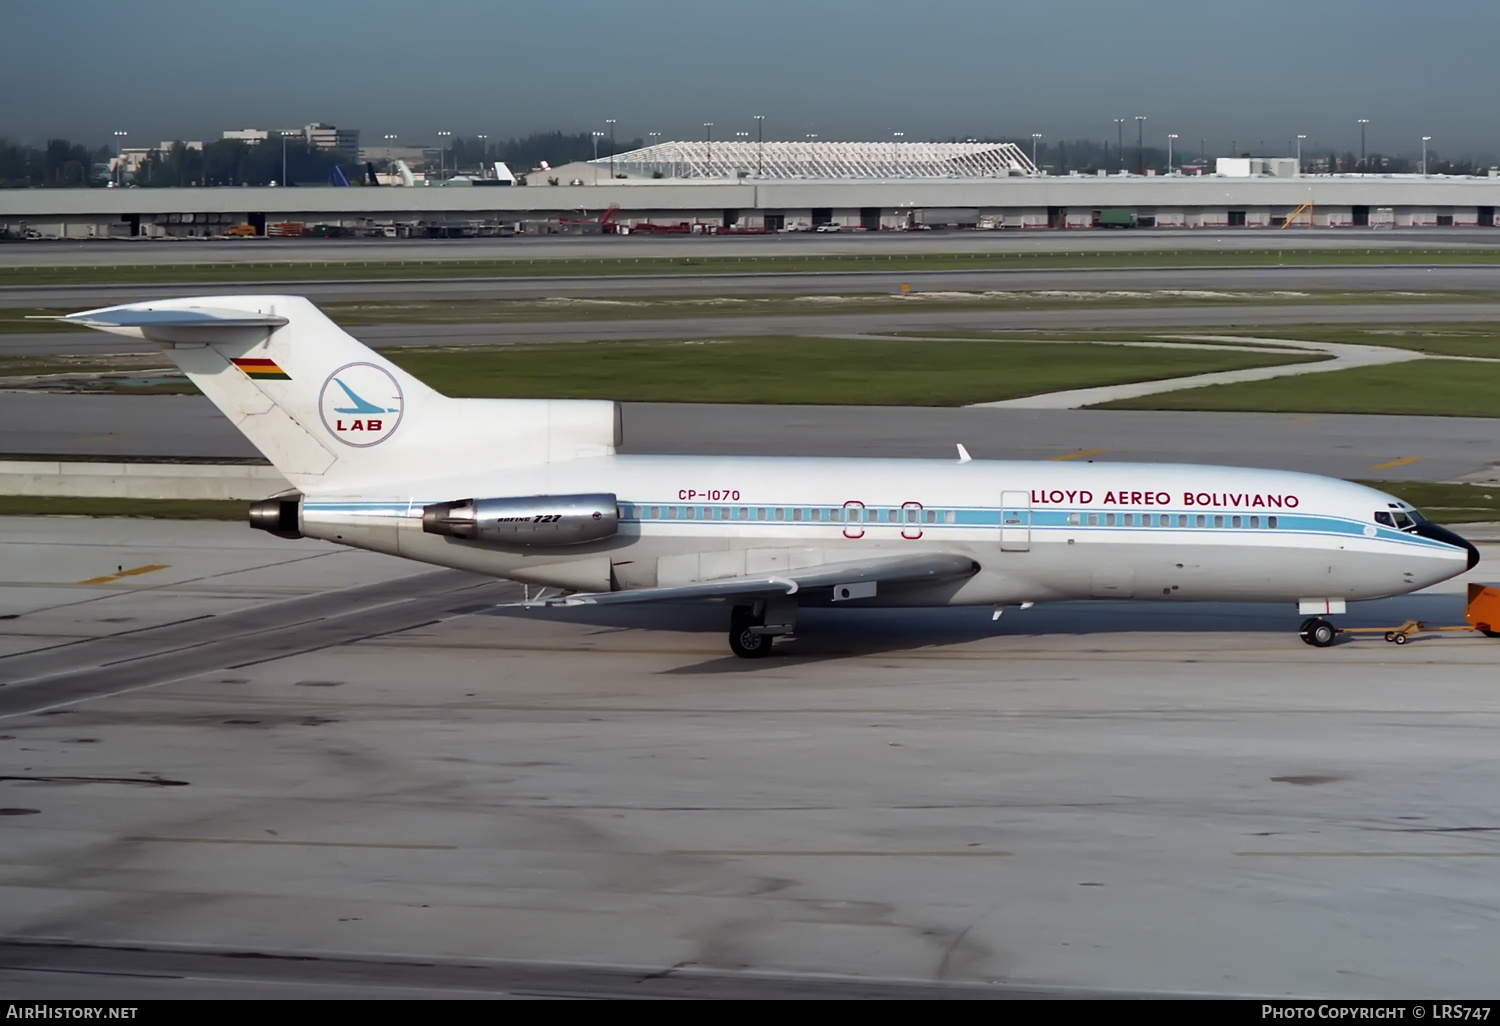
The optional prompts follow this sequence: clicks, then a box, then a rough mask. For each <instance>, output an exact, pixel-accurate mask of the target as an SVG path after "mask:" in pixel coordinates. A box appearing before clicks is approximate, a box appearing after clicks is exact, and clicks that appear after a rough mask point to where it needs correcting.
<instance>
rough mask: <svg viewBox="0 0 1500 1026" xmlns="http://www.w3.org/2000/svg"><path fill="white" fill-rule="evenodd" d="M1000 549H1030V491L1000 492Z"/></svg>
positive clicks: (1003, 550) (1025, 550) (1015, 550)
mask: <svg viewBox="0 0 1500 1026" xmlns="http://www.w3.org/2000/svg"><path fill="white" fill-rule="evenodd" d="M1000 551H1002V552H1029V551H1031V493H1030V492H1001V493H1000Z"/></svg>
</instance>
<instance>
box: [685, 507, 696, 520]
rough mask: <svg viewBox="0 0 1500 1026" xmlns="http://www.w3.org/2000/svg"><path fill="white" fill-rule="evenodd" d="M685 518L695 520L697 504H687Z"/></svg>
mask: <svg viewBox="0 0 1500 1026" xmlns="http://www.w3.org/2000/svg"><path fill="white" fill-rule="evenodd" d="M687 518H688V519H689V520H696V519H698V507H697V506H689V507H688V508H687Z"/></svg>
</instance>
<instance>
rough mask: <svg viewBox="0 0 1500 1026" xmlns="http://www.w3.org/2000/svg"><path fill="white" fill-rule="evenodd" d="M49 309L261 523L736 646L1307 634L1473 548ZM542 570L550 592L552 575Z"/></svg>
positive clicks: (321, 326)
mask: <svg viewBox="0 0 1500 1026" xmlns="http://www.w3.org/2000/svg"><path fill="white" fill-rule="evenodd" d="M62 320H63V321H65V322H70V323H74V324H79V325H85V326H87V327H91V328H98V329H101V330H104V331H108V332H113V333H116V334H121V335H127V336H130V337H134V338H141V339H146V340H148V341H151V342H153V343H155V344H156V345H158V346H160V347H161V348H162V349H163V350H164V351H165V352H166V354H167V356H169V357H170V358H171V359H172V361H173V362H174V363H175V364H176V365H177V366H178V367H179V368H181V369H182V371H183V373H184V374H186V375H187V377H188V378H189V379H190V380H191V381H192V382H193V383H194V384H195V385H196V386H197V387H198V388H199V389H200V390H201V391H202V392H203V393H204V394H205V395H206V396H207V397H208V398H209V399H210V400H211V401H212V402H213V403H214V404H215V405H216V406H217V407H218V408H219V410H220V411H221V412H223V413H224V415H225V416H227V417H228V418H229V419H230V420H231V421H233V422H234V424H235V425H236V426H237V427H238V428H239V429H240V431H242V432H243V433H244V435H245V437H246V438H248V439H249V440H250V442H251V443H252V444H253V445H255V446H256V448H258V449H259V450H260V451H261V452H262V453H264V454H265V456H266V457H267V459H269V460H270V462H271V463H272V464H273V465H274V466H275V467H276V469H277V470H279V471H280V472H281V473H282V474H283V475H284V476H285V477H286V479H287V481H288V482H289V483H290V484H291V485H292V489H291V490H289V491H286V492H283V493H280V494H278V495H274V496H272V497H270V498H268V499H266V500H264V501H261V502H256V503H254V504H253V505H252V506H251V507H250V511H249V520H250V525H251V526H252V527H255V528H258V529H260V530H264V531H267V532H269V533H271V534H273V535H276V536H279V537H282V538H302V537H308V538H319V539H324V540H326V541H332V542H337V543H339V544H342V545H348V546H353V547H355V548H361V549H368V550H371V551H375V552H382V553H388V554H390V555H395V556H403V557H406V558H408V559H413V560H418V561H421V562H424V563H430V564H436V565H439V566H445V567H453V568H457V569H461V570H468V571H473V572H476V573H480V574H488V575H492V576H495V577H501V578H508V579H510V580H514V581H518V582H521V583H524V584H526V585H528V586H538V587H540V588H542V589H543V590H542V592H541V593H540V594H539V595H538V596H537V597H535V598H533V597H531V596H530V589H529V588H528V595H527V600H526V602H525V603H522V604H525V605H531V606H547V607H579V606H589V607H602V606H608V605H614V604H621V603H637V602H677V601H695V600H704V601H717V602H723V603H728V604H729V605H730V606H731V615H730V618H729V620H730V629H729V647H730V649H731V650H732V651H733V652H734V654H735V655H737V656H741V657H744V658H760V657H764V656H766V655H769V654H770V652H771V650H772V647H773V642H774V639H775V638H777V637H781V636H785V635H789V634H791V633H792V632H793V631H794V630H795V628H796V623H797V614H798V610H799V609H800V608H802V607H808V606H849V607H860V606H896V607H917V606H963V605H977V606H991V607H993V615H994V616H996V617H998V616H999V615H1000V613H1001V612H1002V611H1003V610H1004V609H1005V608H1006V607H1009V606H1020V607H1022V608H1025V607H1029V606H1030V605H1032V604H1034V603H1039V602H1056V601H1066V600H1075V599H1089V598H1096V599H1127V598H1133V599H1152V600H1158V601H1162V602H1203V601H1249V602H1287V603H1295V604H1296V606H1297V609H1298V611H1299V614H1300V615H1304V616H1307V619H1305V620H1304V621H1303V622H1302V624H1301V626H1300V628H1299V630H1298V634H1299V636H1300V637H1301V638H1302V640H1303V641H1305V642H1307V643H1308V644H1310V645H1314V646H1317V647H1325V646H1327V645H1329V644H1331V643H1332V642H1333V640H1334V638H1335V636H1336V634H1337V630H1336V629H1335V628H1334V627H1333V625H1332V624H1331V623H1330V622H1329V620H1328V619H1327V617H1328V616H1330V615H1336V614H1339V613H1343V612H1346V607H1347V603H1348V602H1350V601H1353V600H1362V599H1376V598H1383V597H1387V596H1392V595H1401V594H1405V593H1408V592H1412V591H1416V590H1418V589H1421V588H1425V587H1428V586H1429V585H1433V584H1436V583H1438V582H1440V581H1444V580H1447V579H1448V578H1451V577H1454V576H1456V575H1457V574H1460V573H1463V572H1464V571H1466V570H1468V569H1471V568H1473V567H1474V566H1475V565H1476V564H1477V563H1478V561H1479V552H1478V550H1477V549H1475V547H1474V546H1473V545H1471V544H1470V543H1468V542H1467V541H1465V540H1464V539H1463V538H1461V537H1459V536H1458V535H1457V534H1455V533H1453V532H1452V531H1449V530H1447V529H1446V528H1442V527H1439V526H1437V525H1435V524H1433V523H1431V522H1429V521H1428V520H1427V519H1426V518H1424V517H1423V516H1422V515H1421V513H1419V512H1418V511H1417V510H1416V509H1414V508H1413V507H1412V506H1410V505H1409V504H1407V503H1405V502H1403V501H1401V500H1400V499H1398V498H1396V497H1394V496H1391V495H1386V494H1384V493H1382V492H1379V491H1376V490H1374V489H1371V488H1367V487H1364V486H1362V485H1357V484H1352V483H1350V482H1347V481H1341V480H1337V479H1333V478H1327V477H1319V476H1315V475H1310V474H1302V473H1292V472H1286V471H1275V470H1256V469H1245V468H1235V467H1211V466H1192V465H1178V464H1166V463H1092V464H1076V463H1071V462H1047V461H1011V460H976V459H971V458H970V457H969V454H968V452H967V450H966V449H965V448H964V447H963V446H962V445H958V446H957V457H956V458H955V459H951V460H938V459H927V460H922V459H877V458H839V459H807V458H795V459H793V458H777V457H722V456H637V455H625V454H620V453H619V452H618V449H619V447H620V445H621V420H620V407H619V405H618V404H617V403H613V402H608V401H596V400H558V399H454V398H449V397H447V396H443V395H440V394H439V393H437V392H436V391H434V390H433V389H431V388H429V387H428V386H427V385H425V384H423V383H422V382H421V381H419V380H417V379H416V378H414V377H413V376H411V375H410V374H408V373H407V372H405V371H403V370H402V369H401V368H399V367H397V366H396V365H395V364H393V363H391V362H390V361H389V360H387V359H385V358H384V357H382V356H381V355H379V354H378V353H375V352H373V351H371V350H370V349H367V348H366V347H365V346H363V345H361V344H360V343H359V342H358V341H356V340H355V339H354V338H352V337H351V336H350V335H348V334H347V333H345V332H344V331H343V330H342V329H341V328H339V327H338V326H337V325H336V324H334V323H333V322H332V321H331V320H329V319H328V318H327V317H326V316H325V315H324V314H323V313H322V312H321V311H320V310H318V309H317V307H316V306H314V305H313V304H312V303H311V302H309V301H308V300H307V299H305V298H302V297H299V296H280V295H264V296H256V295H250V296H202V297H190V298H181V299H168V300H151V301H147V302H141V303H129V304H125V305H122V306H113V307H106V308H102V309H96V310H88V311H83V312H80V313H75V314H70V315H67V316H66V317H63V318H62ZM554 591H555V594H554V593H552V592H554Z"/></svg>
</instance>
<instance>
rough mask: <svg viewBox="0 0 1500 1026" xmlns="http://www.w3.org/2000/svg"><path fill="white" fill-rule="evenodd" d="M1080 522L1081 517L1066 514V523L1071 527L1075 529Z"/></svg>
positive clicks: (1074, 514) (1075, 514)
mask: <svg viewBox="0 0 1500 1026" xmlns="http://www.w3.org/2000/svg"><path fill="white" fill-rule="evenodd" d="M1082 521H1083V517H1082V516H1080V515H1079V514H1077V513H1069V514H1068V523H1069V524H1070V525H1071V526H1073V527H1077V526H1078V525H1079V524H1080V523H1081V522H1082Z"/></svg>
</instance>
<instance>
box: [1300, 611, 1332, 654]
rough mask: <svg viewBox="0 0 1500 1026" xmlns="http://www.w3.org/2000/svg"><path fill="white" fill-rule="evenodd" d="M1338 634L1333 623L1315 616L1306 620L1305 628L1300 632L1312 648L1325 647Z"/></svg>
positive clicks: (1330, 643)
mask: <svg viewBox="0 0 1500 1026" xmlns="http://www.w3.org/2000/svg"><path fill="white" fill-rule="evenodd" d="M1338 636H1339V632H1338V629H1337V628H1335V627H1334V626H1333V624H1331V623H1329V622H1328V621H1327V620H1320V619H1317V618H1316V617H1314V618H1313V619H1312V620H1309V621H1308V622H1307V624H1306V629H1305V630H1304V631H1303V632H1302V640H1303V641H1305V642H1307V643H1308V644H1309V645H1311V646H1313V647H1314V648H1327V647H1328V646H1329V645H1332V644H1333V639H1334V638H1337V637H1338Z"/></svg>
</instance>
